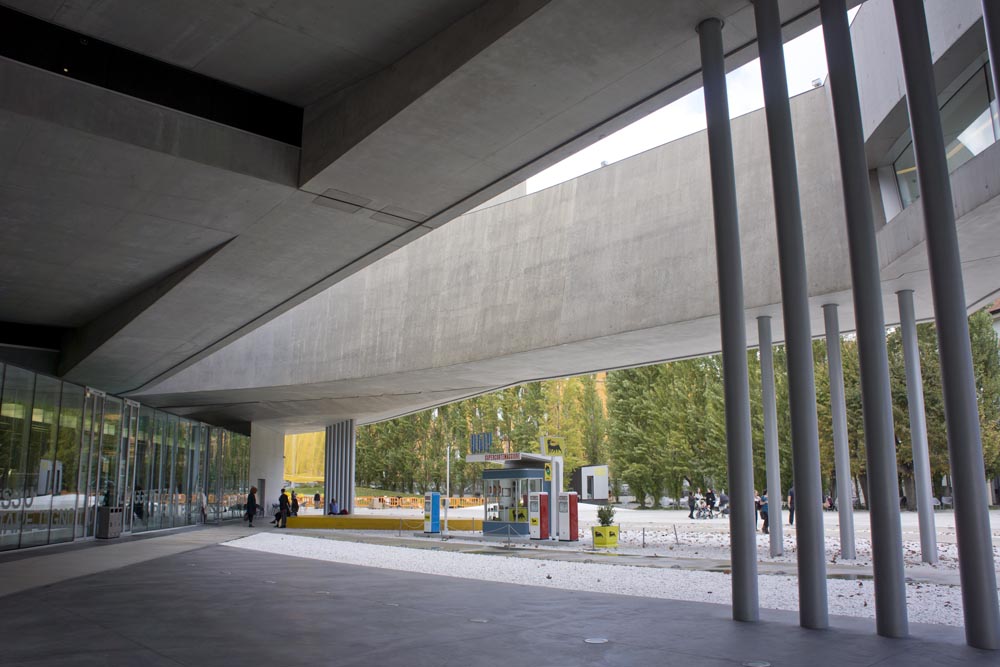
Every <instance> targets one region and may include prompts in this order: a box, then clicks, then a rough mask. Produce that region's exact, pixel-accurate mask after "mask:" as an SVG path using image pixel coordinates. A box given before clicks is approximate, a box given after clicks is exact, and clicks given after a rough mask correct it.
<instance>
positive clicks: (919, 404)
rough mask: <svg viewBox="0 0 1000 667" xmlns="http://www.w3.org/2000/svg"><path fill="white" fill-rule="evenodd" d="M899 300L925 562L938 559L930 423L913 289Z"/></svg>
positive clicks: (934, 561) (907, 399)
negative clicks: (918, 341) (928, 432)
mask: <svg viewBox="0 0 1000 667" xmlns="http://www.w3.org/2000/svg"><path fill="white" fill-rule="evenodd" d="M896 299H897V300H898V302H899V325H900V329H901V331H902V334H903V360H904V363H905V365H906V402H907V405H908V408H909V412H910V448H911V449H912V451H913V479H914V487H915V488H916V495H917V515H918V518H919V522H920V554H921V557H922V560H923V561H924V562H925V563H936V562H937V561H938V554H937V531H936V530H935V527H934V505H933V503H932V502H931V500H932V498H933V497H934V496H933V493H932V491H931V461H930V453H929V451H928V448H927V423H926V420H925V419H924V381H923V378H922V377H921V376H920V349H919V347H918V346H917V322H916V319H915V317H914V315H913V291H912V290H900V291H898V292H896Z"/></svg>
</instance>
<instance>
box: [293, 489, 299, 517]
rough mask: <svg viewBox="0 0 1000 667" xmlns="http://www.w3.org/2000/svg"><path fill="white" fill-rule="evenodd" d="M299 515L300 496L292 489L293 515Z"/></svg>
mask: <svg viewBox="0 0 1000 667" xmlns="http://www.w3.org/2000/svg"><path fill="white" fill-rule="evenodd" d="M298 515H299V497H298V495H296V493H295V492H294V491H292V516H298Z"/></svg>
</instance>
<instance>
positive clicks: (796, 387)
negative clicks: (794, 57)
mask: <svg viewBox="0 0 1000 667" xmlns="http://www.w3.org/2000/svg"><path fill="white" fill-rule="evenodd" d="M754 13H755V17H756V23H757V47H758V50H759V52H760V70H761V76H762V79H763V86H764V105H765V106H764V113H765V115H766V116H767V138H768V145H769V147H770V153H771V183H772V186H773V191H774V213H775V227H776V230H777V235H778V267H779V269H780V271H781V307H782V313H783V314H784V320H785V349H786V350H787V352H788V407H789V411H790V414H791V421H792V468H793V472H794V475H793V478H794V484H795V509H796V512H797V513H798V517H799V519H798V521H799V524H798V526H797V527H796V529H795V540H796V544H797V545H798V558H797V561H798V569H799V623H800V624H801V625H802V626H803V627H806V628H825V627H827V626H828V625H829V624H830V619H829V614H828V611H827V599H826V548H825V545H824V537H823V481H822V479H821V476H820V466H819V427H818V425H817V418H816V385H815V378H814V377H813V355H812V331H811V325H810V322H809V291H808V285H809V281H808V279H807V277H806V253H805V243H804V241H803V240H802V214H801V211H800V207H799V187H798V173H797V171H798V170H797V168H796V165H795V141H794V138H793V135H792V111H791V108H790V107H789V104H788V81H787V79H786V77H785V54H784V49H783V47H782V40H781V18H780V17H779V15H778V3H777V0H756V2H755V3H754ZM768 492H769V497H770V498H776V499H777V500H778V502H776V503H771V507H778V508H780V507H781V496H782V492H781V486H771V484H770V480H769V481H768ZM780 522H781V517H780V512H779V514H778V523H780ZM772 525H773V524H772Z"/></svg>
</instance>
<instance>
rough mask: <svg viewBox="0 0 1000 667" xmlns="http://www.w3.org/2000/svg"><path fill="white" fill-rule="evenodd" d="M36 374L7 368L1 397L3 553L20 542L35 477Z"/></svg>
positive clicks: (0, 533) (0, 522)
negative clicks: (31, 454)
mask: <svg viewBox="0 0 1000 667" xmlns="http://www.w3.org/2000/svg"><path fill="white" fill-rule="evenodd" d="M34 388H35V374H34V373H31V372H29V371H24V370H21V369H20V368H15V367H13V366H7V367H6V368H5V369H4V375H3V390H2V394H0V551H2V550H6V549H16V548H17V547H18V546H19V544H20V538H21V512H22V509H23V507H24V504H25V489H26V488H29V486H31V485H33V484H34V481H35V477H36V475H34V474H32V472H31V471H29V470H28V468H27V465H28V439H29V428H30V425H31V403H32V398H33V393H34Z"/></svg>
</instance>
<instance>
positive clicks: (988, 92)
mask: <svg viewBox="0 0 1000 667" xmlns="http://www.w3.org/2000/svg"><path fill="white" fill-rule="evenodd" d="M996 109H997V104H996V93H995V91H994V90H993V86H992V84H991V81H990V64H989V63H988V62H987V63H986V64H985V65H984V66H983V67H981V68H979V69H977V70H976V71H975V72H974V73H973V74H972V76H970V77H969V78H968V79H967V80H966V81H965V82H964V83H963V84H962V86H961V87H960V88H959V89H958V90H957V91H956V92H955V94H954V95H952V96H951V97H949V98H948V100H947V101H945V103H944V104H943V105H942V106H941V129H942V130H943V132H944V143H945V154H946V155H947V157H948V171H955V170H956V169H958V168H959V167H961V166H962V165H963V164H965V163H966V162H968V161H969V160H971V159H972V158H974V157H975V156H977V155H979V154H980V153H982V152H983V151H984V150H986V149H987V148H989V147H990V146H992V145H993V144H994V143H995V142H996V141H998V140H1000V120H998V119H997V111H996ZM904 141H905V143H906V147H905V148H904V149H903V151H902V152H901V153H900V154H899V157H897V158H896V160H895V162H893V165H892V166H893V170H894V171H895V172H896V184H897V185H898V187H899V196H900V199H901V201H902V204H903V208H906V207H907V206H909V205H910V204H912V203H913V202H914V201H915V200H916V199H917V198H918V197H919V196H920V185H919V183H918V182H917V162H916V158H915V157H914V154H913V142H912V140H911V139H910V133H909V130H907V133H906V136H905V139H904Z"/></svg>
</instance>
